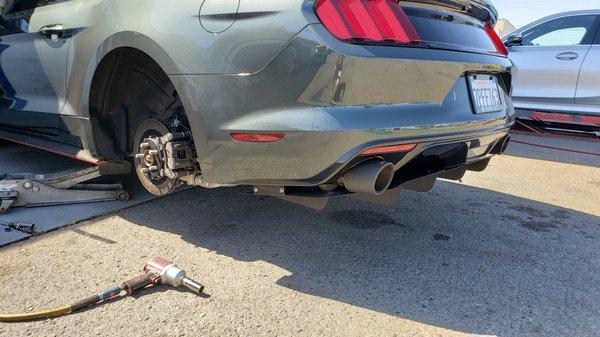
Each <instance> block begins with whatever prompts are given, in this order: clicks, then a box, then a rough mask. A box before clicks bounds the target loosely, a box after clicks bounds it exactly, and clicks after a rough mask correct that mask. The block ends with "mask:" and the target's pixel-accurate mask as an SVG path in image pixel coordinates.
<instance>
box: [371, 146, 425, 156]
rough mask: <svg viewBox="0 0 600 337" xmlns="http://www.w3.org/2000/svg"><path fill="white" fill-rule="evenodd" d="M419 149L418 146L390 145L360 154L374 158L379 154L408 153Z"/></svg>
mask: <svg viewBox="0 0 600 337" xmlns="http://www.w3.org/2000/svg"><path fill="white" fill-rule="evenodd" d="M415 147H417V144H400V145H388V146H379V147H374V148H370V149H368V150H365V151H363V152H361V153H360V155H361V156H373V155H378V154H388V153H401V152H408V151H411V150H413V149H414V148H415Z"/></svg>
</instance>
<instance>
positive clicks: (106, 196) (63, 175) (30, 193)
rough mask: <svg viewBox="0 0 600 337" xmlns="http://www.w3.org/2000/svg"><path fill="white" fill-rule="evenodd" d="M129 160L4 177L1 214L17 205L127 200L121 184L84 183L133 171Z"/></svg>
mask: <svg viewBox="0 0 600 337" xmlns="http://www.w3.org/2000/svg"><path fill="white" fill-rule="evenodd" d="M130 170H131V167H130V165H129V164H128V163H125V162H124V163H113V162H107V163H103V164H100V165H98V166H93V167H89V168H85V169H74V170H69V171H64V172H60V173H55V174H47V175H39V174H27V173H24V174H12V175H5V176H4V177H0V214H6V213H8V212H9V211H10V210H11V208H13V207H36V206H51V205H67V204H80V203H89V202H97V201H114V200H119V201H127V200H129V194H128V193H127V192H126V191H125V190H123V185H121V184H84V182H86V181H89V180H92V179H95V178H99V177H102V176H107V175H115V174H126V173H129V172H130Z"/></svg>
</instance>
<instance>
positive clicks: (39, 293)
mask: <svg viewBox="0 0 600 337" xmlns="http://www.w3.org/2000/svg"><path fill="white" fill-rule="evenodd" d="M517 140H521V141H526V142H543V143H546V144H548V143H551V144H552V145H553V146H559V145H561V141H559V140H552V141H551V142H549V141H548V140H543V139H533V138H531V137H529V138H527V137H522V136H520V137H517ZM599 144H600V143H598V142H590V143H586V144H579V145H580V146H581V147H587V148H588V149H591V150H594V149H595V150H596V152H598V148H599V147H600V146H599ZM566 145H571V144H566ZM579 145H578V146H579ZM241 191H242V190H241V189H238V188H232V189H222V190H203V189H193V190H188V191H184V192H180V193H179V194H176V195H172V196H169V197H166V198H162V199H159V200H154V201H151V202H147V203H145V204H142V205H138V206H135V207H132V208H129V209H127V210H123V211H120V212H117V213H115V214H111V215H108V216H106V217H103V218H98V219H94V220H90V221H86V222H83V223H78V224H76V225H73V226H70V227H66V228H63V229H61V230H58V231H55V232H51V233H49V234H46V235H43V236H40V237H37V238H32V239H30V240H28V241H24V242H21V243H18V244H14V245H11V246H8V247H5V248H2V249H1V250H0V284H2V287H0V312H20V311H31V310H37V309H42V308H47V307H52V306H57V305H61V304H65V303H69V302H72V301H73V300H74V299H79V298H81V297H84V296H87V295H89V294H90V293H91V294H93V293H95V292H99V291H100V290H103V289H104V288H106V287H108V286H110V285H112V284H115V283H120V282H121V281H122V280H124V279H126V278H128V277H131V276H134V275H136V274H137V273H138V272H139V271H140V269H141V267H142V266H143V264H144V262H145V261H146V260H148V259H149V258H151V257H153V256H155V255H160V256H164V257H166V258H170V259H174V260H175V261H176V262H177V263H178V264H179V265H180V266H182V267H183V268H184V269H187V271H188V273H189V275H191V276H193V277H194V278H196V279H197V280H199V281H201V282H202V283H204V284H205V285H206V291H207V293H208V295H207V296H205V297H198V296H195V295H193V294H190V293H187V292H184V291H178V290H171V289H168V288H163V287H159V288H155V289H148V290H145V291H143V292H141V293H139V295H137V296H135V297H133V298H125V299H122V300H117V301H115V302H113V303H109V304H106V305H102V306H98V307H95V308H92V309H89V310H86V311H84V312H80V313H77V314H74V315H71V316H67V317H62V318H57V319H53V320H46V321H38V322H33V323H19V324H0V335H2V336H74V335H80V336H138V335H149V336H224V335H227V336H247V335H252V336H255V335H265V336H274V335H278V336H279V335H282V336H286V335H287V336H296V335H343V336H346V335H354V336H364V335H398V336H415V335H423V336H432V335H433V336H454V335H457V336H462V335H467V336H468V335H497V336H598V335H600V300H599V298H600V193H599V192H600V156H590V155H584V154H575V153H569V152H564V151H558V150H550V149H541V148H536V147H531V146H530V145H525V144H518V143H516V144H513V145H512V147H511V149H510V152H509V154H508V155H506V156H502V157H498V158H495V159H494V160H493V161H492V163H491V166H490V168H489V169H488V170H487V171H485V172H483V173H468V174H467V176H466V177H465V178H464V179H463V181H462V183H453V182H446V181H440V182H439V183H438V184H437V185H436V187H435V189H434V190H433V191H432V192H429V193H424V194H422V193H413V192H403V194H402V195H401V198H400V200H398V202H397V203H396V205H395V206H394V207H382V206H374V205H370V204H367V203H364V202H359V201H354V200H351V199H339V200H334V201H332V202H331V203H330V205H329V206H328V208H327V209H325V210H324V211H322V212H315V211H311V210H308V209H305V208H302V207H299V206H294V205H291V204H288V203H285V202H283V201H279V200H276V199H271V198H267V197H247V196H242V195H239V194H238V193H239V192H241Z"/></svg>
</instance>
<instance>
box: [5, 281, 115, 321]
mask: <svg viewBox="0 0 600 337" xmlns="http://www.w3.org/2000/svg"><path fill="white" fill-rule="evenodd" d="M125 285H126V283H124V284H123V286H121V287H113V288H109V289H107V290H105V291H103V292H101V293H100V294H98V295H94V296H90V297H88V298H85V299H83V300H81V301H78V302H75V303H73V304H71V305H65V306H62V307H58V308H54V309H50V310H45V311H38V312H32V313H26V314H0V322H5V323H8V322H28V321H35V320H39V319H47V318H53V317H58V316H63V315H68V314H71V313H73V312H75V311H78V310H82V309H85V308H87V307H89V306H91V305H93V304H96V303H98V302H101V301H103V302H106V301H109V300H111V299H113V298H115V297H117V296H118V295H119V294H120V293H121V292H122V291H123V290H124V287H125Z"/></svg>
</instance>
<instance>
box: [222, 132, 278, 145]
mask: <svg viewBox="0 0 600 337" xmlns="http://www.w3.org/2000/svg"><path fill="white" fill-rule="evenodd" d="M284 136H285V135H284V134H283V133H241V132H240V133H231V138H233V140H235V141H238V142H252V143H274V142H278V141H280V140H282V139H283V137H284Z"/></svg>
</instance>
